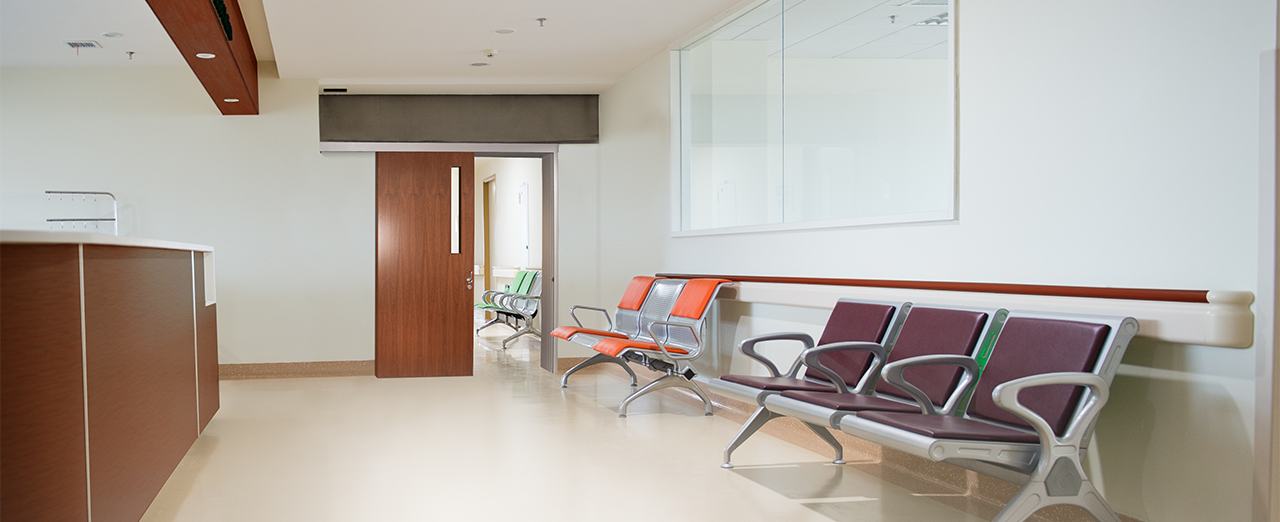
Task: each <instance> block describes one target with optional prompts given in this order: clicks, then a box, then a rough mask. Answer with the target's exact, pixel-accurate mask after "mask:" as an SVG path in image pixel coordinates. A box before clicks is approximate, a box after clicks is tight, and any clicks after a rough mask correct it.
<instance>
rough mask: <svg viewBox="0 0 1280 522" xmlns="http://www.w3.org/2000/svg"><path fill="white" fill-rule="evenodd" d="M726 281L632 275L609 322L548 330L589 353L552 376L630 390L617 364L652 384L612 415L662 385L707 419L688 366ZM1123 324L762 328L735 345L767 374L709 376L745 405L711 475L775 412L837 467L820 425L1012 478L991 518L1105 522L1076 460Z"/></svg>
mask: <svg viewBox="0 0 1280 522" xmlns="http://www.w3.org/2000/svg"><path fill="white" fill-rule="evenodd" d="M729 283H730V282H729V281H726V280H720V279H692V280H681V279H662V278H652V277H636V278H634V279H632V281H631V284H630V285H629V286H628V288H627V291H626V293H625V294H624V295H623V298H622V301H621V302H619V304H618V308H617V311H616V312H615V314H614V317H615V318H616V319H617V321H616V323H615V321H614V320H613V318H610V317H609V313H608V311H606V310H603V309H600V308H592V307H586V306H575V307H574V308H572V309H571V311H570V314H571V316H572V317H573V318H574V321H575V322H576V323H578V325H577V326H576V327H560V328H557V329H556V330H555V331H554V332H552V335H554V336H556V337H559V338H561V339H565V340H568V341H571V342H574V343H577V344H582V345H585V346H591V347H592V348H593V349H595V350H596V351H597V352H599V353H598V354H596V355H595V356H593V357H591V358H590V359H587V360H586V361H583V362H582V363H580V364H578V365H576V366H574V367H573V368H572V369H570V370H569V371H568V372H566V373H565V375H564V377H563V379H562V380H561V386H562V387H565V386H567V385H568V379H569V375H571V374H573V373H574V372H576V371H578V370H581V369H582V368H586V367H588V366H593V365H596V364H603V363H614V364H619V365H621V366H622V367H623V369H625V370H626V371H627V373H628V374H629V375H630V376H631V384H632V386H635V385H636V376H635V372H633V371H632V370H631V369H630V368H629V367H628V363H635V364H641V365H642V366H645V367H648V368H650V369H653V370H656V371H660V372H663V373H665V375H664V376H663V377H662V378H660V379H658V380H657V381H654V382H652V383H650V384H649V385H647V386H645V387H644V388H642V389H641V390H639V391H637V392H636V393H633V394H632V395H631V396H629V397H627V399H626V400H624V401H623V403H622V405H621V406H620V407H619V415H620V416H626V409H627V406H628V405H629V404H630V403H631V402H632V401H634V400H635V398H637V397H639V396H640V395H643V394H644V393H647V392H650V391H653V390H656V389H661V388H665V387H668V386H683V387H686V388H689V389H691V390H693V391H694V393H696V394H697V395H698V396H699V397H701V398H702V400H703V402H704V404H705V405H706V413H707V415H710V414H711V401H710V399H709V398H708V397H707V395H706V394H705V393H704V392H703V391H702V390H701V388H699V386H698V384H697V383H696V382H694V381H693V377H694V376H695V372H694V370H693V368H692V367H691V366H690V365H689V362H690V361H692V360H693V359H695V358H697V357H698V356H699V355H700V354H701V353H702V352H703V351H704V350H705V349H706V347H704V346H702V343H701V342H700V340H699V339H700V337H699V335H700V333H701V332H702V328H703V326H704V325H705V322H706V320H707V310H708V309H709V307H710V301H711V299H712V298H713V297H714V296H715V294H716V292H718V291H719V289H720V288H721V287H722V286H724V285H726V284H729ZM579 309H582V310H590V311H593V312H597V313H602V314H604V316H605V319H606V320H607V321H608V323H609V328H608V329H590V328H586V327H583V326H582V323H581V321H579V320H578V317H577V315H576V312H577V310H579ZM1137 331H1138V324H1137V321H1136V320H1134V319H1133V318H1130V317H1105V316H1086V315H1069V314H1051V313H1039V312H1020V311H1014V312H1009V311H1008V310H1005V309H978V308H959V307H947V306H927V305H914V304H913V303H908V302H899V303H889V302H876V301H858V300H852V299H842V300H840V301H839V302H838V303H837V304H836V306H835V307H834V309H833V310H832V313H831V316H830V318H829V319H828V321H827V324H826V327H825V328H824V330H823V333H822V336H821V337H820V338H819V339H818V341H817V342H814V340H813V339H812V337H811V336H809V335H807V334H804V333H775V334H767V335H762V336H757V337H753V338H750V339H746V340H744V341H742V342H741V343H740V344H739V349H740V350H741V351H742V353H743V355H745V356H747V357H749V358H751V359H753V360H755V361H758V362H759V363H760V364H761V365H762V366H763V367H764V368H765V370H766V371H767V372H768V374H769V375H767V376H762V375H725V376H722V377H720V378H716V379H711V380H710V385H711V387H712V389H713V390H715V391H717V392H719V393H722V394H724V395H727V396H729V397H733V398H737V399H740V400H743V401H747V402H750V403H752V404H756V405H757V409H756V411H755V412H754V413H753V414H752V415H751V417H750V418H749V419H748V421H747V422H746V424H744V425H743V427H742V429H741V430H740V431H739V433H738V434H737V435H736V436H735V437H734V439H733V440H731V441H730V442H729V445H728V446H727V447H726V448H725V450H724V464H723V466H724V467H726V468H730V467H732V464H731V463H730V459H731V456H732V453H733V451H734V450H735V449H737V448H738V447H739V446H740V445H742V443H743V442H745V441H746V440H747V439H748V438H750V437H751V435H752V434H754V433H755V432H756V431H758V430H759V429H760V428H761V427H762V426H764V425H765V424H766V423H768V422H769V421H770V420H773V419H776V418H780V417H791V418H795V419H798V420H800V421H801V422H802V423H804V424H805V425H806V426H807V427H808V428H809V429H810V430H812V431H813V432H814V433H815V434H817V435H818V436H819V437H821V438H822V439H823V440H824V441H826V442H827V443H828V444H829V445H831V447H832V448H833V449H834V450H835V457H836V458H835V462H836V463H837V464H843V463H844V460H843V447H842V446H841V445H840V443H839V442H838V441H837V440H836V438H835V436H834V435H833V434H832V432H831V431H830V430H840V431H843V432H845V433H847V434H850V435H852V436H855V437H858V438H861V439H864V440H868V441H871V442H875V443H877V444H880V445H882V446H885V447H889V448H893V449H897V450H899V451H903V452H906V453H909V454H912V455H915V456H918V457H921V458H925V459H929V460H932V461H937V462H947V463H951V464H954V465H957V466H960V467H963V468H966V469H971V470H974V471H977V472H980V473H984V474H987V475H991V476H994V477H997V478H1000V479H1003V480H1006V481H1010V482H1014V483H1017V484H1022V488H1021V489H1020V490H1019V491H1018V493H1017V494H1016V495H1015V496H1014V498H1013V499H1012V500H1011V501H1010V502H1009V504H1008V505H1007V506H1006V507H1005V508H1004V510H1002V511H1001V512H1000V514H999V515H997V517H996V518H995V519H994V522H1021V521H1024V520H1027V519H1028V518H1029V517H1030V516H1031V514H1032V513H1034V512H1036V511H1038V510H1040V509H1041V508H1043V507H1047V506H1050V505H1057V504H1070V505H1076V506H1079V507H1081V508H1083V509H1084V510H1086V511H1087V512H1088V513H1089V514H1090V515H1091V516H1093V517H1094V518H1096V519H1097V520H1099V521H1102V522H1119V518H1118V516H1117V515H1116V514H1115V512H1114V511H1113V510H1112V509H1111V507H1110V506H1109V505H1108V504H1107V502H1106V500H1105V499H1104V498H1103V497H1102V495H1101V494H1100V493H1099V492H1098V491H1097V490H1096V488H1094V486H1093V485H1092V483H1091V482H1090V481H1089V478H1088V476H1087V475H1086V474H1085V472H1084V468H1083V465H1082V462H1083V459H1084V457H1085V453H1086V451H1087V448H1088V444H1089V442H1090V440H1091V438H1092V434H1093V430H1094V427H1095V424H1096V421H1097V418H1098V414H1099V412H1100V410H1101V408H1102V406H1103V405H1104V404H1106V402H1107V397H1108V393H1109V392H1108V390H1109V386H1110V383H1111V380H1112V378H1113V377H1114V375H1115V372H1116V369H1117V367H1118V366H1119V363H1120V360H1121V358H1122V357H1123V355H1124V351H1125V349H1126V348H1127V347H1128V344H1129V341H1130V340H1131V339H1132V338H1133V337H1134V336H1135V335H1136V334H1137ZM779 342H792V343H795V342H798V343H800V344H801V345H802V346H803V350H802V351H801V352H800V355H799V356H797V357H796V358H795V359H794V360H792V361H790V364H789V365H788V366H787V370H786V371H785V372H783V371H782V370H780V365H778V364H775V361H772V360H770V359H769V358H768V357H765V356H764V355H763V354H762V353H761V351H760V350H759V348H760V347H761V346H763V345H765V344H766V343H779Z"/></svg>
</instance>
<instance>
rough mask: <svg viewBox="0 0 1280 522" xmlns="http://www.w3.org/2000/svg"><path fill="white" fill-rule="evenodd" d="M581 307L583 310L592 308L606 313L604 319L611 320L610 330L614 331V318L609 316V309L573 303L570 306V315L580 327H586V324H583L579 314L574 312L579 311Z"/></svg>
mask: <svg viewBox="0 0 1280 522" xmlns="http://www.w3.org/2000/svg"><path fill="white" fill-rule="evenodd" d="M579 308H581V309H583V310H592V311H596V312H600V313H602V314H604V319H605V320H606V321H609V331H611V332H612V331H613V318H611V317H609V311H608V310H605V309H604V308H596V307H594V306H583V305H573V306H570V307H569V317H572V318H573V322H575V323H578V328H586V327H585V326H582V321H579V320H578V316H577V315H576V314H575V313H574V312H577V311H578V309H579Z"/></svg>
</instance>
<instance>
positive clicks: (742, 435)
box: [720, 406, 845, 469]
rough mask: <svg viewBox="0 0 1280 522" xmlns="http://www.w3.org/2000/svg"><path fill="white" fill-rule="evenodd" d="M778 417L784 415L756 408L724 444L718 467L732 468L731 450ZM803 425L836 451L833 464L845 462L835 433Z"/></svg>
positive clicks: (809, 424) (807, 423)
mask: <svg viewBox="0 0 1280 522" xmlns="http://www.w3.org/2000/svg"><path fill="white" fill-rule="evenodd" d="M778 417H785V415H781V414H778V413H774V412H772V411H769V409H768V408H765V407H764V406H761V407H759V408H756V411H755V412H754V413H752V414H751V417H749V418H748V419H747V422H746V423H744V424H743V425H742V429H740V430H738V434H737V435H735V436H734V437H733V440H731V441H729V445H728V446H725V448H724V464H721V465H720V467H722V468H725V469H732V468H733V464H732V463H730V459H731V458H732V456H733V450H736V449H738V446H741V445H742V443H744V442H746V441H747V439H749V438H751V436H752V435H755V433H756V432H757V431H760V428H763V427H764V425H765V424H767V423H768V422H769V421H771V420H773V419H776V418H778ZM801 422H804V421H801ZM804 425H805V427H807V428H809V430H810V431H812V432H813V433H814V434H816V435H817V436H818V438H820V439H822V441H823V442H826V443H827V445H828V446H831V448H832V449H834V450H835V451H836V458H835V460H832V461H831V462H832V463H833V464H844V463H845V461H844V446H842V445H841V444H840V441H838V440H836V437H835V435H832V434H831V431H830V430H828V429H827V428H826V427H824V426H818V425H816V424H813V423H810V422H804Z"/></svg>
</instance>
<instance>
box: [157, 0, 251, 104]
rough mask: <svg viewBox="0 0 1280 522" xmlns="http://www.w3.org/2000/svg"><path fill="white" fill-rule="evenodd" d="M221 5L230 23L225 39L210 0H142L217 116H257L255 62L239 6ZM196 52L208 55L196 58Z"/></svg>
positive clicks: (227, 1) (233, 2) (232, 0)
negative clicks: (197, 80)
mask: <svg viewBox="0 0 1280 522" xmlns="http://www.w3.org/2000/svg"><path fill="white" fill-rule="evenodd" d="M223 1H224V3H225V5H226V10H227V15H228V17H229V21H230V25H231V39H230V40H227V37H226V34H225V32H224V31H223V25H222V21H221V20H220V19H219V17H218V13H217V11H216V10H215V9H214V4H213V2H212V1H211V0H147V4H150V5H151V10H152V11H153V12H155V14H156V18H159V19H160V24H161V25H163V26H164V29H165V31H168V33H169V37H170V38H172V39H173V43H174V44H175V45H177V46H178V50H179V51H181V52H182V57H183V58H185V59H186V60H187V65H190V66H191V71H192V72H194V73H196V78H198V79H199V80H200V83H201V84H202V85H204V88H205V90H206V91H208V92H209V97H210V98H212V99H213V103H214V104H215V105H217V106H218V110H219V111H222V114H226V115H230V114H258V60H257V58H256V57H255V56H254V54H253V44H252V43H250V42H249V31H248V30H247V29H246V28H245V25H244V16H243V15H242V14H241V12H240V4H239V3H238V2H237V1H236V0H223ZM202 53H208V54H212V55H214V57H213V58H210V59H204V58H198V57H196V55H197V54H202ZM227 100H238V101H227Z"/></svg>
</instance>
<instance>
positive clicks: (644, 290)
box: [618, 276, 659, 310]
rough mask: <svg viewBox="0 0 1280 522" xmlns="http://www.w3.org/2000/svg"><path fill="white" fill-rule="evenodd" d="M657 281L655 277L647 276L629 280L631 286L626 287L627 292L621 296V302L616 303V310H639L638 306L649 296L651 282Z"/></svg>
mask: <svg viewBox="0 0 1280 522" xmlns="http://www.w3.org/2000/svg"><path fill="white" fill-rule="evenodd" d="M658 279H659V278H657V277H647V276H635V277H633V278H631V284H629V285H627V291H626V292H625V293H623V294H622V300H621V301H619V302H618V308H621V309H624V310H639V309H640V305H642V304H644V298H645V296H647V295H649V287H651V286H653V282H654V281H657V280H658Z"/></svg>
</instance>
